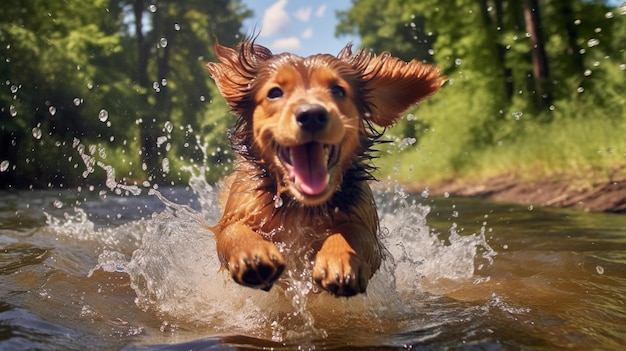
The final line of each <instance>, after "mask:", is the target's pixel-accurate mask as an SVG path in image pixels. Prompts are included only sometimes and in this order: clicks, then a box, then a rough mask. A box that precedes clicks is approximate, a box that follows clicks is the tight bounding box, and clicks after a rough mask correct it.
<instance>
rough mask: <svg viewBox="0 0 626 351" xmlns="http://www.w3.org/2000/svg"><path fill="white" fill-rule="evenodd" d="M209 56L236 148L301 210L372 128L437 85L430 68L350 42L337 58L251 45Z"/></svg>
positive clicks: (323, 192)
mask: <svg viewBox="0 0 626 351" xmlns="http://www.w3.org/2000/svg"><path fill="white" fill-rule="evenodd" d="M215 52H216V54H217V57H218V59H219V61H220V62H219V63H213V62H212V63H209V64H208V65H207V68H208V69H209V71H210V73H211V75H212V77H213V79H215V82H216V84H217V86H218V88H219V90H220V92H221V94H222V95H223V96H224V98H225V99H226V100H227V102H228V104H229V105H230V107H231V108H232V109H233V111H234V112H235V114H237V115H238V116H239V119H238V123H237V127H236V129H235V134H234V137H233V138H232V140H233V142H234V144H235V145H234V147H235V149H236V150H238V152H239V153H240V154H242V155H244V156H245V157H247V158H248V159H252V160H254V161H256V162H261V163H263V164H264V165H265V167H266V168H267V170H268V171H269V173H271V174H270V175H268V176H271V177H275V179H276V183H277V184H278V192H279V193H280V192H284V191H289V193H290V194H291V195H292V196H293V197H294V198H295V199H296V200H297V201H299V202H301V203H303V204H306V205H318V204H321V203H323V202H325V201H326V200H328V199H329V198H330V197H331V196H332V194H333V193H334V192H335V191H336V190H337V189H338V188H339V187H340V185H341V183H342V181H343V177H344V174H345V172H346V171H347V170H348V169H351V167H354V166H355V164H356V163H358V162H361V156H363V154H364V153H365V152H367V148H368V147H369V145H370V144H371V138H372V137H373V134H372V131H373V129H372V128H371V125H372V124H375V125H378V126H381V127H387V126H389V125H391V124H393V123H394V122H396V121H397V120H398V119H399V118H400V114H401V113H402V112H404V111H405V110H406V109H407V108H408V107H410V106H411V105H413V104H414V103H416V102H418V101H419V100H421V99H423V98H425V97H427V96H429V95H431V94H432V93H434V92H435V91H436V90H437V89H438V88H439V87H440V86H441V83H442V80H441V78H440V76H439V71H438V70H437V69H435V68H433V67H432V66H429V65H425V64H422V63H419V62H417V61H411V62H408V63H407V62H404V61H402V60H400V59H398V58H395V57H392V56H391V55H389V54H388V53H383V54H382V55H379V56H375V55H372V54H370V53H368V52H366V51H363V50H359V51H358V52H356V53H354V54H353V53H352V52H351V49H350V45H348V46H346V47H345V48H344V49H343V50H342V51H341V53H339V55H338V56H337V57H335V56H332V55H323V54H320V55H312V56H309V57H305V58H303V57H300V56H297V55H293V54H289V53H283V54H277V55H274V54H272V53H271V51H270V50H268V49H267V48H265V47H263V46H260V45H256V44H255V43H254V42H253V41H252V40H246V41H243V42H242V43H241V44H240V45H239V47H238V48H237V50H234V49H231V48H227V47H224V46H221V45H219V44H218V43H216V44H215Z"/></svg>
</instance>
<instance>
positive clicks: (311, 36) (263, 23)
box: [242, 0, 358, 56]
mask: <svg viewBox="0 0 626 351" xmlns="http://www.w3.org/2000/svg"><path fill="white" fill-rule="evenodd" d="M242 2H243V3H244V4H245V5H246V6H247V7H248V8H249V9H251V10H252V11H254V16H253V17H251V18H250V19H248V20H246V21H245V22H244V23H243V25H244V28H243V32H244V33H247V34H249V33H253V32H254V31H255V30H256V31H257V32H258V31H259V29H260V30H261V33H260V35H259V37H258V39H257V40H256V41H257V43H258V44H261V45H263V46H266V47H268V48H269V49H270V50H272V52H274V53H280V52H285V51H288V52H293V53H295V54H297V55H301V56H309V55H312V54H318V53H328V54H333V55H336V54H337V53H339V51H340V50H341V49H342V48H343V47H344V46H345V45H346V44H347V43H348V42H350V41H351V42H352V43H353V44H354V45H355V47H358V38H357V37H354V36H341V37H339V38H336V37H335V27H336V26H337V17H336V14H335V12H336V11H338V10H346V9H348V8H350V6H351V4H352V3H351V1H350V0H326V1H324V0H313V1H300V0H243V1H242Z"/></svg>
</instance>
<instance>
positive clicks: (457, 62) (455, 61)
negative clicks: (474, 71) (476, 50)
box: [454, 58, 461, 66]
mask: <svg viewBox="0 0 626 351" xmlns="http://www.w3.org/2000/svg"><path fill="white" fill-rule="evenodd" d="M454 64H455V65H457V66H460V65H461V59H460V58H457V59H456V60H454Z"/></svg>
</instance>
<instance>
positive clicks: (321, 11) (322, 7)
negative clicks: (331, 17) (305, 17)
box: [315, 4, 326, 17]
mask: <svg viewBox="0 0 626 351" xmlns="http://www.w3.org/2000/svg"><path fill="white" fill-rule="evenodd" d="M325 13H326V4H321V5H320V7H318V8H317V11H315V16H317V17H324V14H325Z"/></svg>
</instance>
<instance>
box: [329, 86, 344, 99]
mask: <svg viewBox="0 0 626 351" xmlns="http://www.w3.org/2000/svg"><path fill="white" fill-rule="evenodd" d="M330 93H331V94H332V95H333V96H334V97H337V98H343V97H346V90H345V89H344V88H343V87H342V86H340V85H333V86H332V87H330Z"/></svg>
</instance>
